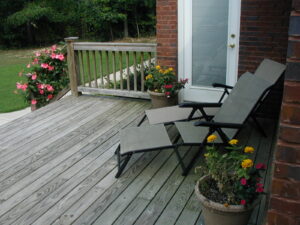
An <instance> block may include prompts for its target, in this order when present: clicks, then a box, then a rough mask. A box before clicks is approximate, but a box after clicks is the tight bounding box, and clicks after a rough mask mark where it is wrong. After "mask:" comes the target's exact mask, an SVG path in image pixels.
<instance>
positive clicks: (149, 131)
mask: <svg viewBox="0 0 300 225" xmlns="http://www.w3.org/2000/svg"><path fill="white" fill-rule="evenodd" d="M120 142H121V154H125V153H128V152H139V151H145V150H150V149H159V148H165V147H172V142H171V141H170V138H169V135H168V133H167V130H166V128H165V126H164V125H163V124H157V125H149V126H145V127H129V128H126V129H123V130H121V131H120Z"/></svg>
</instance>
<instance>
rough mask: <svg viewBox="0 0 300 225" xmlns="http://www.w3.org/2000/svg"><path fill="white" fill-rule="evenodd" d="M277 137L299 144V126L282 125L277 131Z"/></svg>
mask: <svg viewBox="0 0 300 225" xmlns="http://www.w3.org/2000/svg"><path fill="white" fill-rule="evenodd" d="M279 137H280V138H281V139H282V140H285V141H287V142H291V143H296V144H297V143H300V138H299V137H300V126H299V125H298V126H296V125H291V124H286V123H285V124H283V123H282V124H281V125H280V129H279Z"/></svg>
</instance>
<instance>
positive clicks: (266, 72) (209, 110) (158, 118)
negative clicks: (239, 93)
mask: <svg viewBox="0 0 300 225" xmlns="http://www.w3.org/2000/svg"><path fill="white" fill-rule="evenodd" d="M285 68H286V66H285V65H283V64H281V63H278V62H275V61H273V60H270V59H264V60H263V61H262V62H261V64H260V65H259V66H258V68H257V69H256V71H255V73H254V76H257V77H260V78H261V79H264V80H266V81H268V82H270V84H271V86H273V85H275V83H276V82H277V81H278V79H279V78H280V76H281V75H282V74H283V72H284V70H285ZM213 87H215V88H223V89H224V91H223V94H222V95H221V97H220V99H219V101H218V103H219V104H218V106H214V107H206V108H205V112H203V110H202V111H201V109H202V107H198V103H182V104H180V105H178V106H170V107H164V108H159V109H149V110H146V111H145V116H144V117H143V119H142V120H141V122H140V123H139V125H141V124H142V122H143V121H144V120H145V119H146V118H148V120H149V124H159V123H164V124H169V123H173V122H174V121H185V120H191V119H195V118H204V119H209V118H211V117H212V116H213V115H215V114H216V112H217V111H218V110H219V107H220V106H221V105H222V101H223V99H224V98H225V96H226V95H228V94H229V90H231V89H232V88H233V87H232V86H229V85H224V84H218V83H214V84H213ZM262 101H263V99H262ZM201 105H202V104H201V103H200V106H201ZM204 113H205V114H204ZM253 115H254V114H253ZM209 116H210V117H209ZM253 120H254V122H255V124H256V125H257V127H258V129H259V130H260V131H261V132H263V130H262V129H261V127H260V125H259V123H258V122H257V120H256V118H255V117H253ZM263 134H264V132H263ZM264 135H265V134H264Z"/></svg>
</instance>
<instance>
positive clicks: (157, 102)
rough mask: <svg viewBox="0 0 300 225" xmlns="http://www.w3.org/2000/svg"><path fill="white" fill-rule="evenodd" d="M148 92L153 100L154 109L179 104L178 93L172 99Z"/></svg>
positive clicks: (161, 94) (162, 94)
mask: <svg viewBox="0 0 300 225" xmlns="http://www.w3.org/2000/svg"><path fill="white" fill-rule="evenodd" d="M147 92H148V93H149V95H150V98H151V103H152V108H161V107H166V106H172V105H177V104H178V93H176V95H174V96H171V97H170V98H167V97H166V95H165V94H164V93H158V92H153V91H149V90H148V91H147Z"/></svg>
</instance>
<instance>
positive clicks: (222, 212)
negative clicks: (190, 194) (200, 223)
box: [195, 176, 259, 225]
mask: <svg viewBox="0 0 300 225" xmlns="http://www.w3.org/2000/svg"><path fill="white" fill-rule="evenodd" d="M206 179H208V176H204V177H202V178H200V180H198V182H197V184H196V186H195V193H196V195H197V197H198V199H199V200H200V202H201V204H202V213H203V216H204V221H205V225H247V224H248V222H249V219H250V216H251V213H252V211H253V209H254V207H255V206H256V205H257V204H258V203H259V201H258V200H257V201H255V203H254V204H252V205H251V206H249V207H247V208H246V207H245V206H242V205H229V206H228V207H225V206H224V205H223V204H220V203H217V202H213V201H211V200H209V199H207V198H206V197H205V196H203V195H202V194H201V193H200V191H199V184H201V182H203V181H204V180H206Z"/></svg>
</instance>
